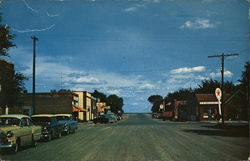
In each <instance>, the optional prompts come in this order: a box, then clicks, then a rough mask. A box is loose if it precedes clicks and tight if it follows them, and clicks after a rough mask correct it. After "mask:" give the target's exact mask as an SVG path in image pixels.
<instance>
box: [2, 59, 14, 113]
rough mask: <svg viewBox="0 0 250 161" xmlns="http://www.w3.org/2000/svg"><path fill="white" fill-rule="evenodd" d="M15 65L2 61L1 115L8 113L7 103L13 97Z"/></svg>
mask: <svg viewBox="0 0 250 161" xmlns="http://www.w3.org/2000/svg"><path fill="white" fill-rule="evenodd" d="M14 73H15V72H14V64H12V63H10V62H7V61H5V60H2V59H0V114H4V113H5V112H6V108H8V107H6V103H8V100H9V98H10V96H11V94H10V93H9V92H10V91H11V90H10V88H11V84H10V82H12V80H13V77H14Z"/></svg>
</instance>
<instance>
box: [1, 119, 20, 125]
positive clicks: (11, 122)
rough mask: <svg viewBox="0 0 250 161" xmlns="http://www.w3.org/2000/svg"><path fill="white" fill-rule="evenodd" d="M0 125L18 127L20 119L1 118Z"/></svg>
mask: <svg viewBox="0 0 250 161" xmlns="http://www.w3.org/2000/svg"><path fill="white" fill-rule="evenodd" d="M0 125H1V126H5V125H10V126H19V125H20V119H18V118H15V117H1V118H0Z"/></svg>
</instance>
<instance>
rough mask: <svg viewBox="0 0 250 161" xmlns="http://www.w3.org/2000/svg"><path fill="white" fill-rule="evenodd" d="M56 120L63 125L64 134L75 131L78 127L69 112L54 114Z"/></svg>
mask: <svg viewBox="0 0 250 161" xmlns="http://www.w3.org/2000/svg"><path fill="white" fill-rule="evenodd" d="M55 116H56V118H57V120H58V121H59V123H60V124H62V125H63V132H64V134H66V135H68V134H70V133H75V131H76V129H77V128H78V126H77V124H78V122H77V121H75V120H74V118H73V116H72V115H71V114H55Z"/></svg>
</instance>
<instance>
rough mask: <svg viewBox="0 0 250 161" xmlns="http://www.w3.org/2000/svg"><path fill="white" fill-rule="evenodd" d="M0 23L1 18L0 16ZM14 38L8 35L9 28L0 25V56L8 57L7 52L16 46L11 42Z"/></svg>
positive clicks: (12, 35)
mask: <svg viewBox="0 0 250 161" xmlns="http://www.w3.org/2000/svg"><path fill="white" fill-rule="evenodd" d="M0 22H1V16H0ZM14 38H15V35H14V34H10V27H9V26H7V25H2V24H1V25H0V56H9V54H8V50H9V48H11V47H14V46H16V45H15V44H14V43H13V42H12V40H13V39H14Z"/></svg>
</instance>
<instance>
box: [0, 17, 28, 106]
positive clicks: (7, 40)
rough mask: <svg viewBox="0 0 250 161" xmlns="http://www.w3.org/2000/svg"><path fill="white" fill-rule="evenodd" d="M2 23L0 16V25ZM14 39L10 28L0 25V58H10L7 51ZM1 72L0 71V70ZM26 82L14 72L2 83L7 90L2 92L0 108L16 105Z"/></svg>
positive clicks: (20, 74) (23, 77) (25, 78)
mask: <svg viewBox="0 0 250 161" xmlns="http://www.w3.org/2000/svg"><path fill="white" fill-rule="evenodd" d="M1 22H2V19H1V15H0V23H1ZM14 38H15V35H14V34H11V33H10V27H9V26H7V25H3V24H0V56H8V57H9V56H10V55H9V53H8V50H9V49H10V48H11V47H14V46H16V45H15V44H14V43H13V42H12V40H13V39H14ZM1 70H2V69H1ZM25 80H27V77H25V76H24V75H23V74H22V73H20V72H14V75H13V76H12V78H11V79H10V80H8V82H2V83H3V84H5V85H6V88H7V90H6V91H4V92H2V94H1V97H2V98H1V99H0V107H4V108H5V107H6V106H7V107H12V106H14V105H16V104H18V100H17V96H18V94H20V93H23V92H24V90H25V87H24V81H25Z"/></svg>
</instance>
